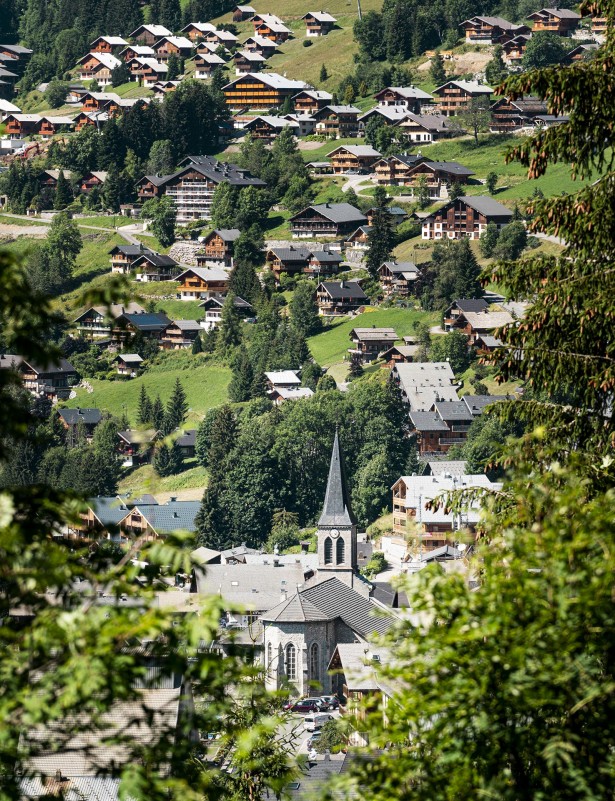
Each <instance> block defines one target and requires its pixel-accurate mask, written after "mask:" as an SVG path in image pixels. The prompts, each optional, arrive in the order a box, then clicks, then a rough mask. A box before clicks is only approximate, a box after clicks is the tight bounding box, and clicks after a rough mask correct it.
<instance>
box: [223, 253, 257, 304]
mask: <svg viewBox="0 0 615 801" xmlns="http://www.w3.org/2000/svg"><path fill="white" fill-rule="evenodd" d="M260 288H261V285H260V281H259V280H258V276H257V275H256V270H255V269H254V267H253V266H252V264H247V263H244V262H242V263H240V264H238V263H237V260H235V266H234V267H233V269H232V270H231V275H230V278H229V291H231V292H232V293H233V294H234V295H235V296H236V297H238V298H243V299H244V300H247V301H248V303H254V301H255V300H256V299H257V298H258V295H259V293H260Z"/></svg>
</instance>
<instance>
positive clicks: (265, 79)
mask: <svg viewBox="0 0 615 801" xmlns="http://www.w3.org/2000/svg"><path fill="white" fill-rule="evenodd" d="M246 78H253V79H254V80H255V81H256V82H257V83H258V82H260V83H264V84H265V86H269V87H271V88H272V89H296V90H297V91H299V90H300V89H308V88H309V84H307V83H305V81H292V80H290V78H286V77H284V76H283V75H278V74H277V73H276V72H248V73H247V74H246V75H242V76H241V77H240V78H236V79H235V80H234V81H231V82H230V83H227V85H226V86H223V87H222V90H223V91H224V90H225V89H230V88H232V87H233V86H234V85H235V84H236V83H239V82H240V81H245V79H246Z"/></svg>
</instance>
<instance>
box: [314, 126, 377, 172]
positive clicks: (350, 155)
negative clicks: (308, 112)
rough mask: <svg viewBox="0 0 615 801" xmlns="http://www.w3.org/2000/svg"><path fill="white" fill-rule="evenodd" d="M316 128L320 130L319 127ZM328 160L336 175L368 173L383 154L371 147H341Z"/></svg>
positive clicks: (329, 154) (332, 152)
mask: <svg viewBox="0 0 615 801" xmlns="http://www.w3.org/2000/svg"><path fill="white" fill-rule="evenodd" d="M316 128H317V129H318V125H317V126H316ZM327 158H328V159H329V161H330V162H331V166H332V167H333V172H334V173H335V174H336V175H337V174H340V173H353V172H354V173H367V172H369V171H370V169H371V167H372V166H373V165H374V164H375V163H376V162H377V161H378V159H379V158H381V154H380V153H379V152H378V151H377V150H374V148H373V147H371V146H370V145H341V146H340V147H336V148H335V150H332V151H331V152H330V153H327Z"/></svg>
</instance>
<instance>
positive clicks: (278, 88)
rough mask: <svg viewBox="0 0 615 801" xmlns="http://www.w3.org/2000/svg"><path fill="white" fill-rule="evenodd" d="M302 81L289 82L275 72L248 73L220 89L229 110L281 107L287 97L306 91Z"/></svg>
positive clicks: (306, 86) (305, 85)
mask: <svg viewBox="0 0 615 801" xmlns="http://www.w3.org/2000/svg"><path fill="white" fill-rule="evenodd" d="M307 88H308V85H307V84H306V83H305V82H304V81H291V80H290V79H289V78H285V77H283V76H282V75H278V74H277V73H275V72H267V73H248V74H247V75H243V76H241V77H240V78H236V79H235V80H234V81H231V82H230V83H228V84H227V85H226V86H224V87H222V91H223V93H224V97H225V99H226V104H227V105H228V106H229V107H230V108H265V109H270V108H273V107H274V106H281V105H282V103H283V102H284V100H285V99H286V98H287V97H294V96H295V95H296V94H297V93H298V92H299V91H301V90H302V89H307Z"/></svg>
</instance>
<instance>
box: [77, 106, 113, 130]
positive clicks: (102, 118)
mask: <svg viewBox="0 0 615 801" xmlns="http://www.w3.org/2000/svg"><path fill="white" fill-rule="evenodd" d="M108 119H109V114H107V112H106V111H80V112H79V114H77V116H76V117H75V119H74V120H73V122H74V123H75V132H76V133H79V131H81V130H82V129H83V128H85V127H86V126H88V125H91V126H92V127H93V128H96V130H97V131H100V129H101V128H102V126H103V125H104V124H105V123H106V122H107V120H108Z"/></svg>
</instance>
